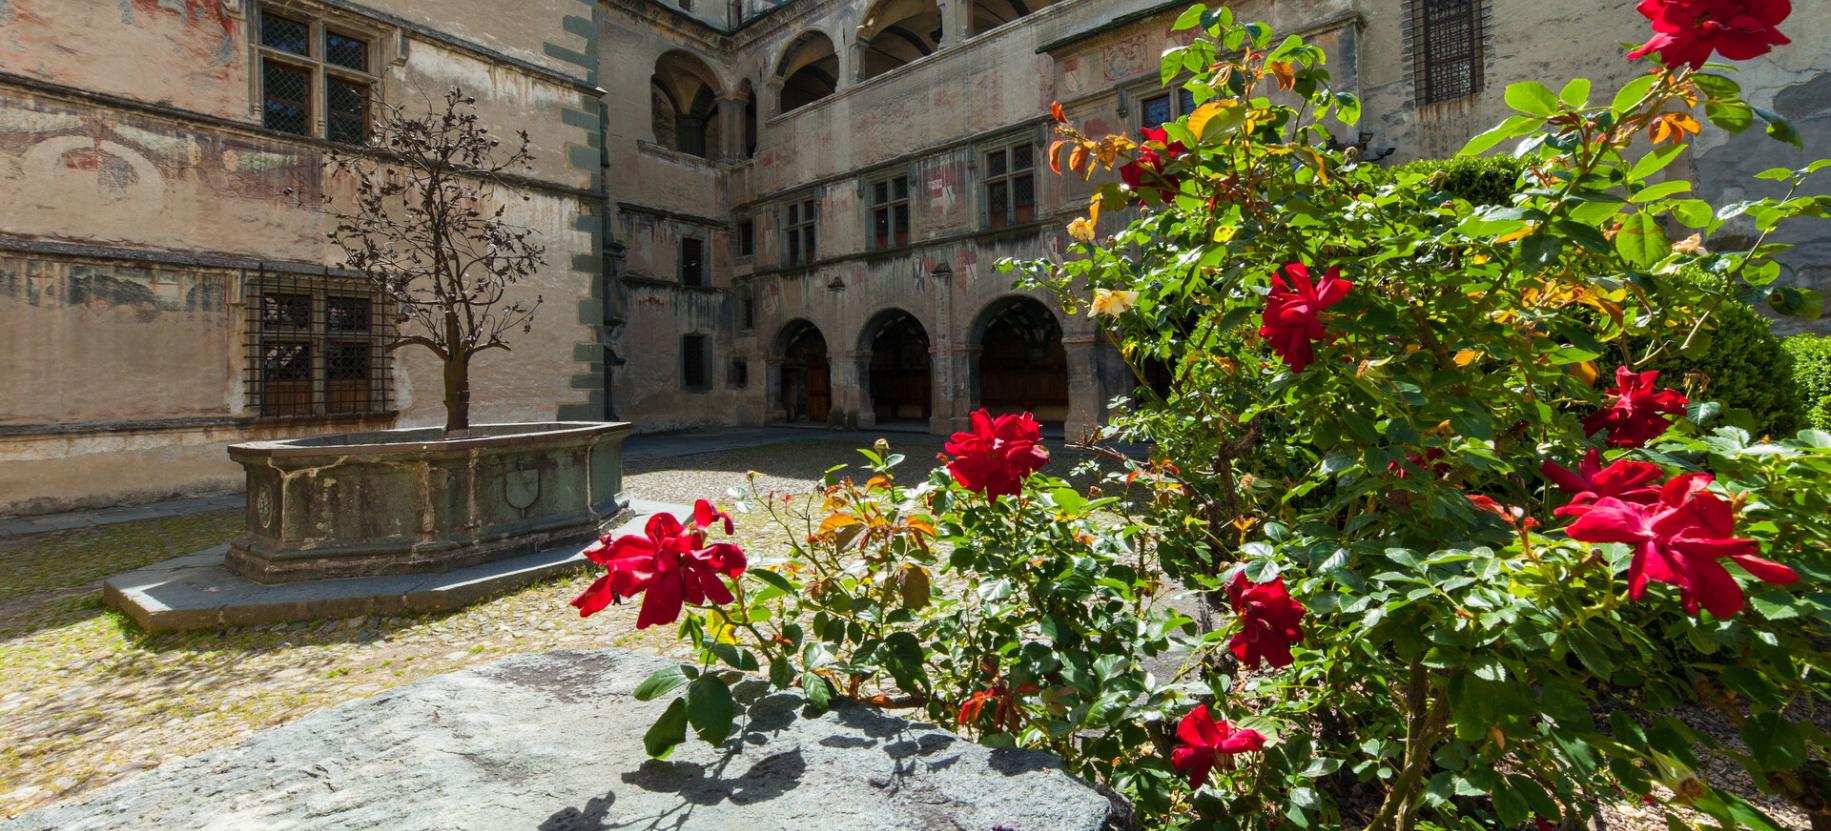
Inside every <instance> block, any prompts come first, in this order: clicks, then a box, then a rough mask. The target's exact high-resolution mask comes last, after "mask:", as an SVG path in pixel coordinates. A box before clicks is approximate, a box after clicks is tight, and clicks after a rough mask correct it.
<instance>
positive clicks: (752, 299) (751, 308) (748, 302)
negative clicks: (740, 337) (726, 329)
mask: <svg viewBox="0 0 1831 831" xmlns="http://www.w3.org/2000/svg"><path fill="white" fill-rule="evenodd" d="M756 329H757V298H756V292H754V291H752V290H751V289H750V288H745V289H743V290H741V291H739V292H738V293H737V330H738V331H739V332H755V331H756Z"/></svg>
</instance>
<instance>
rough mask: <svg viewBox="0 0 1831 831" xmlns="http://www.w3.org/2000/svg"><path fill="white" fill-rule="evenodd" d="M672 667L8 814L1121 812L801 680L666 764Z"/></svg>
mask: <svg viewBox="0 0 1831 831" xmlns="http://www.w3.org/2000/svg"><path fill="white" fill-rule="evenodd" d="M667 664H668V662H667V661H665V660H662V659H659V658H653V657H646V656H637V655H633V654H630V653H626V652H619V651H562V652H553V653H547V654H542V655H524V656H517V657H513V658H509V659H507V660H504V661H500V662H498V663H494V664H490V665H487V666H483V667H478V668H474V669H470V670H465V671H462V672H457V673H452V674H449V675H442V676H438V677H434V678H430V679H427V680H423V681H419V682H416V683H413V684H410V685H408V686H405V687H401V688H398V689H395V690H391V691H388V692H384V693H381V694H380V695H376V696H374V697H372V698H368V699H365V700H362V701H357V702H353V703H350V704H345V705H342V706H338V707H334V708H331V709H329V710H324V711H321V712H319V713H315V714H313V715H310V716H307V717H305V718H303V719H300V720H298V721H295V722H292V723H290V724H287V725H284V726H281V727H278V728H275V729H272V730H269V731H267V732H264V733H260V734H257V735H255V736H254V737H253V738H251V739H249V740H248V741H246V742H243V743H241V744H239V745H236V746H233V747H228V748H223V749H219V750H215V751H211V752H208V753H204V754H201V755H198V756H194V757H191V758H189V759H185V760H183V761H181V762H177V763H174V764H170V765H166V766H164V767H161V768H159V769H158V770H156V771H154V772H151V773H148V774H146V775H144V776H141V777H138V778H136V779H132V780H129V781H126V782H123V783H120V784H117V785H114V786H111V787H108V788H105V789H103V790H100V791H97V792H95V793H94V794H92V795H90V796H89V797H87V798H85V799H83V800H81V801H79V802H76V803H66V804H62V805H57V806H53V807H51V808H48V809H45V810H43V811H39V812H36V813H33V814H28V815H26V816H24V817H21V818H20V819H18V820H17V821H15V822H13V823H10V824H8V825H5V826H0V827H3V828H4V829H5V831H49V830H50V829H59V830H60V831H84V829H117V828H193V829H247V828H261V829H286V830H287V831H318V830H319V829H323V830H324V831H329V830H330V829H337V830H338V831H362V830H363V829H387V830H388V831H418V830H419V829H425V830H426V831H433V829H441V831H442V830H443V829H494V828H502V829H508V828H516V829H540V831H587V830H591V831H596V830H597V829H670V830H671V831H713V830H714V829H717V830H718V831H726V829H757V831H772V830H773V829H783V831H787V829H796V831H800V829H807V828H823V829H861V830H862V829H870V830H871V831H879V830H880V829H947V831H993V829H1005V830H1006V831H1100V830H1101V829H1107V828H1114V827H1120V826H1122V822H1121V820H1120V819H1119V818H1118V817H1116V816H1115V808H1114V807H1113V805H1112V804H1111V803H1110V802H1109V801H1108V800H1107V799H1106V798H1105V797H1103V796H1101V795H1100V794H1099V793H1097V792H1096V791H1094V790H1093V789H1092V788H1091V787H1089V786H1087V785H1086V784H1084V783H1082V782H1080V781H1078V780H1076V779H1074V778H1073V777H1070V776H1069V775H1067V774H1066V773H1064V772H1062V770H1061V769H1060V766H1059V763H1058V762H1057V761H1056V760H1055V759H1054V758H1053V757H1050V756H1048V755H1046V754H1043V753H1038V752H1035V751H1020V750H1009V749H992V748H987V747H983V746H980V745H976V744H973V743H972V742H969V741H966V740H964V739H961V738H960V737H958V736H954V735H951V734H948V733H945V732H942V731H940V730H936V729H934V728H932V727H925V726H922V725H917V724H913V723H911V722H907V721H903V720H900V719H897V718H893V717H891V716H888V715H885V714H883V713H880V712H877V711H874V710H870V709H867V708H865V707H862V706H859V705H851V704H847V705H842V706H840V707H838V708H836V709H835V710H833V711H830V712H828V713H826V714H824V715H821V716H818V717H813V718H807V717H799V716H797V712H798V711H800V710H801V707H802V703H803V702H801V700H800V699H799V697H797V696H794V695H790V694H782V693H778V694H776V695H773V696H769V697H767V698H762V699H760V700H753V701H752V702H751V703H750V706H749V709H748V712H747V713H746V714H745V715H743V716H742V717H741V721H740V723H739V729H738V730H737V731H736V733H735V734H734V736H733V738H732V739H730V740H728V741H727V742H726V743H725V745H724V746H723V747H719V748H714V747H711V746H708V745H706V744H704V743H702V742H699V741H697V740H696V739H694V740H689V741H688V743H687V744H685V745H682V746H681V747H679V748H677V749H676V750H675V751H674V753H673V754H672V755H671V756H670V757H669V758H668V759H667V760H665V761H655V760H650V759H648V758H647V754H646V753H645V751H644V750H643V747H642V735H643V733H644V731H646V730H647V728H648V726H649V724H650V723H651V722H652V721H653V720H654V719H655V717H656V716H657V715H658V714H659V713H660V712H661V710H662V709H663V707H665V706H666V704H667V702H666V701H665V700H662V701H651V702H638V701H636V700H635V699H634V698H633V697H632V693H633V691H634V690H635V687H636V685H637V684H639V683H640V682H641V681H642V679H644V678H646V677H647V676H648V675H649V673H651V672H653V671H654V670H656V669H659V668H661V667H664V666H667ZM751 686H754V687H758V688H760V687H761V686H762V685H761V684H756V683H754V682H753V683H752V685H751ZM743 691H744V689H743V687H742V686H741V687H740V693H742V692H743Z"/></svg>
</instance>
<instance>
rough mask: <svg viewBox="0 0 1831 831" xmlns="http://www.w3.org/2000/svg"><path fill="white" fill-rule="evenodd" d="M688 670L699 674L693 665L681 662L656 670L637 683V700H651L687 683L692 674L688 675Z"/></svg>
mask: <svg viewBox="0 0 1831 831" xmlns="http://www.w3.org/2000/svg"><path fill="white" fill-rule="evenodd" d="M688 672H693V673H694V674H698V672H699V671H698V670H696V669H693V668H692V667H688V666H684V665H679V664H676V665H675V666H671V667H668V668H666V669H659V670H656V671H655V673H654V674H653V675H650V676H649V677H648V679H647V680H645V681H643V682H642V683H640V684H637V685H636V700H637V701H651V700H653V699H656V698H659V697H661V696H662V695H663V694H666V693H667V692H669V691H670V690H673V689H675V688H676V687H679V686H680V685H681V684H685V683H687V681H688V679H689V678H691V676H689V675H687V673H688Z"/></svg>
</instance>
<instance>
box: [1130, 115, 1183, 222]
mask: <svg viewBox="0 0 1831 831" xmlns="http://www.w3.org/2000/svg"><path fill="white" fill-rule="evenodd" d="M1138 132H1139V134H1141V135H1143V136H1144V140H1145V141H1146V142H1156V143H1157V144H1159V145H1162V146H1163V149H1164V154H1163V155H1162V156H1159V155H1158V154H1157V151H1156V150H1153V149H1151V147H1150V146H1149V145H1148V144H1140V145H1138V158H1137V160H1136V161H1133V162H1131V163H1129V164H1126V165H1124V166H1122V167H1120V168H1119V179H1120V180H1121V181H1123V182H1125V185H1126V187H1129V188H1131V189H1132V191H1133V192H1134V193H1142V192H1143V191H1144V189H1145V188H1147V187H1148V188H1151V189H1153V190H1155V191H1157V195H1158V196H1159V197H1161V198H1162V199H1163V201H1164V202H1165V203H1166V204H1168V203H1169V201H1170V200H1171V199H1175V198H1176V189H1177V187H1178V186H1179V185H1181V182H1180V181H1179V180H1178V179H1177V178H1176V177H1174V176H1171V175H1169V174H1166V173H1164V172H1163V168H1164V164H1165V163H1166V162H1168V161H1171V160H1174V159H1176V158H1177V157H1179V156H1181V155H1182V154H1184V153H1187V152H1189V149H1188V148H1187V147H1184V146H1183V143H1182V142H1180V141H1170V133H1169V131H1167V130H1163V129H1161V128H1158V129H1153V128H1150V127H1146V128H1144V129H1141V130H1139V131H1138ZM1146 173H1149V174H1150V183H1149V184H1148V185H1147V184H1146V183H1145V174H1146Z"/></svg>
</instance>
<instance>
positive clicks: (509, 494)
mask: <svg viewBox="0 0 1831 831" xmlns="http://www.w3.org/2000/svg"><path fill="white" fill-rule="evenodd" d="M502 497H503V499H505V500H507V501H508V503H509V505H511V506H513V507H514V508H515V509H516V510H518V511H525V510H527V509H528V508H530V507H532V506H533V505H534V503H535V501H536V500H539V499H540V469H539V468H534V469H532V470H511V471H509V472H508V473H507V474H506V475H505V476H503V478H502Z"/></svg>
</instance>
